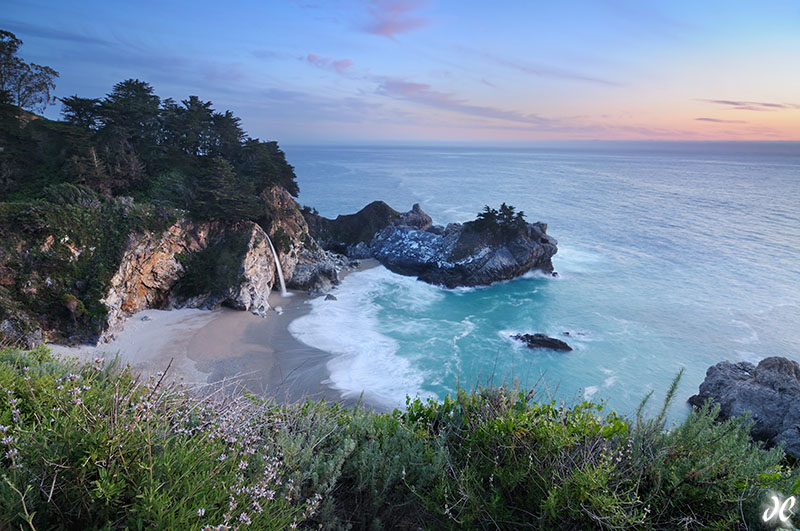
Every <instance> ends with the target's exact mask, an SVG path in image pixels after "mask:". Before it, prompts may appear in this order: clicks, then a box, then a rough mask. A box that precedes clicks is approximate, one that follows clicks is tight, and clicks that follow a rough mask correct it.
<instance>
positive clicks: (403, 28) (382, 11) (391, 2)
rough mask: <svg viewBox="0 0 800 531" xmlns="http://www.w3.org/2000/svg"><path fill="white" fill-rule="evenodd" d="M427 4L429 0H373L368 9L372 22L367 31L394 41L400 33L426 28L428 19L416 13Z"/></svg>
mask: <svg viewBox="0 0 800 531" xmlns="http://www.w3.org/2000/svg"><path fill="white" fill-rule="evenodd" d="M427 3H428V2H427V0H372V6H371V7H370V8H369V9H368V11H369V14H370V15H371V16H372V20H371V21H370V22H369V23H368V24H367V26H366V28H365V29H366V30H367V32H368V33H372V34H374V35H380V36H382V37H388V38H390V39H394V38H395V36H396V35H398V34H400V33H408V32H410V31H414V30H417V29H420V28H422V27H425V26H427V25H428V22H429V21H428V19H426V18H424V17H420V16H417V15H414V12H415V11H417V10H418V9H420V8H422V7H424V6H425V5H426V4H427Z"/></svg>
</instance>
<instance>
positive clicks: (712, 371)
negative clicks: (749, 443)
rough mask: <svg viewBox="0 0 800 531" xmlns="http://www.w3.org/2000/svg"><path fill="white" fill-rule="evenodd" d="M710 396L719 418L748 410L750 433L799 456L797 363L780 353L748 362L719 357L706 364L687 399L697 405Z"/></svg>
mask: <svg viewBox="0 0 800 531" xmlns="http://www.w3.org/2000/svg"><path fill="white" fill-rule="evenodd" d="M709 399H713V401H714V402H715V403H716V404H719V406H720V412H719V417H720V419H722V420H725V419H729V418H732V417H737V416H739V415H743V414H745V413H749V414H750V418H751V419H752V420H753V422H754V425H753V429H752V431H751V435H752V436H753V438H754V439H755V440H758V441H764V442H766V443H767V445H768V446H775V445H777V444H779V443H784V444H785V445H786V446H785V448H784V449H785V450H786V452H787V453H789V454H791V455H793V456H794V457H798V458H800V407H798V404H800V365H798V363H797V362H795V361H792V360H788V359H786V358H781V357H771V358H766V359H763V360H761V361H760V362H759V364H758V365H757V366H755V365H753V364H752V363H747V362H739V363H731V362H729V361H723V362H721V363H718V364H716V365H714V366H713V367H710V368H709V369H708V371H707V372H706V379H705V380H704V381H703V383H702V384H700V391H699V392H698V394H696V395H694V396H692V397H691V398H689V403H690V404H692V405H693V406H695V407H700V406H701V405H703V404H704V403H705V402H706V401H707V400H709Z"/></svg>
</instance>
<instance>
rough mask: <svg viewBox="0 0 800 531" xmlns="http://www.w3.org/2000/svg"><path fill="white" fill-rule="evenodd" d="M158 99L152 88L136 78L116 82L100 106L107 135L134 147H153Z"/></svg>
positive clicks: (156, 124) (157, 124) (157, 123)
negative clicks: (119, 137)
mask: <svg viewBox="0 0 800 531" xmlns="http://www.w3.org/2000/svg"><path fill="white" fill-rule="evenodd" d="M160 103H161V100H160V98H159V97H158V96H156V95H155V94H154V93H153V87H151V86H150V85H149V84H148V83H145V82H144V81H139V80H138V79H128V80H125V81H122V82H120V83H117V84H116V85H114V88H113V89H112V90H111V93H110V94H108V96H106V98H105V99H104V100H103V101H102V102H101V103H100V113H101V117H102V121H103V126H104V129H105V131H106V132H107V133H110V134H112V135H117V136H121V137H124V138H125V139H127V140H128V141H129V142H130V143H131V144H132V145H133V146H134V147H137V148H138V147H141V146H145V145H148V146H149V145H154V144H155V141H156V138H157V135H158V131H159V120H158V113H159V105H160Z"/></svg>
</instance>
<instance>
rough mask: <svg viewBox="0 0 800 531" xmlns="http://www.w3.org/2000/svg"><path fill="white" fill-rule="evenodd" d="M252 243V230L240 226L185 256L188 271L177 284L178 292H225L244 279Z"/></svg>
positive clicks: (176, 289)
mask: <svg viewBox="0 0 800 531" xmlns="http://www.w3.org/2000/svg"><path fill="white" fill-rule="evenodd" d="M249 243H250V232H249V231H247V230H241V231H238V232H235V233H233V234H232V235H228V236H226V237H225V238H222V239H219V240H217V241H215V242H214V243H213V244H211V245H209V246H208V247H206V248H205V249H203V250H201V251H198V252H196V253H193V254H191V255H190V256H189V257H185V258H184V257H182V260H181V263H182V264H183V266H184V268H185V269H186V274H184V276H183V277H182V278H181V279H180V280H179V281H178V283H177V285H176V286H175V293H177V294H178V295H180V296H181V297H187V298H188V297H193V296H195V295H200V294H203V293H208V294H211V295H212V296H224V295H225V294H226V293H228V291H229V290H230V289H231V288H233V287H234V286H237V285H239V284H240V283H241V281H242V271H241V267H242V257H243V256H244V254H245V253H246V252H247V248H248V245H249Z"/></svg>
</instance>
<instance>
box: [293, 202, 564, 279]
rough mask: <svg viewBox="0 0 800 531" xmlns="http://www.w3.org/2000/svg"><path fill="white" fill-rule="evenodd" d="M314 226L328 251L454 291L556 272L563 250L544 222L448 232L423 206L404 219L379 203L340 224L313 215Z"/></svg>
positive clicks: (457, 226) (458, 227)
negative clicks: (368, 260) (556, 260)
mask: <svg viewBox="0 0 800 531" xmlns="http://www.w3.org/2000/svg"><path fill="white" fill-rule="evenodd" d="M308 217H309V216H307V218H308ZM309 226H310V227H311V230H312V234H313V235H314V237H315V238H317V241H319V242H320V244H321V245H322V246H323V247H326V246H327V247H326V248H332V249H334V250H336V251H338V252H345V253H346V254H347V256H349V257H351V258H375V259H377V260H378V261H379V262H380V263H381V264H383V265H384V266H385V267H386V268H388V269H390V270H391V271H394V272H395V273H399V274H402V275H412V276H416V277H418V278H419V279H420V280H423V281H425V282H428V283H430V284H437V285H442V286H445V287H448V288H455V287H458V286H484V285H488V284H491V283H493V282H498V281H502V280H510V279H512V278H516V277H518V276H520V275H523V274H525V273H527V272H528V271H531V270H540V271H543V272H545V273H552V271H553V264H552V261H551V258H552V257H553V255H554V254H556V252H557V250H558V248H557V242H556V240H555V239H554V238H552V237H551V236H549V235H548V234H547V225H546V224H544V223H541V222H537V223H526V222H524V221H516V222H514V223H512V224H510V225H507V226H501V225H497V224H495V225H492V224H489V225H486V224H483V225H482V224H480V223H478V222H469V223H463V224H461V223H451V224H449V225H447V227H444V228H442V227H441V226H438V225H437V226H435V225H433V224H432V222H431V218H430V216H429V215H427V214H426V213H425V212H423V211H422V209H421V208H420V206H419V205H418V204H416V205H414V206H413V207H412V209H411V211H409V212H407V213H404V214H401V213H399V212H397V211H396V210H394V209H392V208H390V207H389V206H388V205H386V203H383V202H380V201H377V202H374V203H370V204H369V205H367V206H366V207H364V208H363V209H362V210H360V211H359V212H358V213H356V214H352V215H349V216H339V217H337V218H336V219H335V220H330V219H326V218H322V217H321V216H317V215H312V216H311V217H310V219H309Z"/></svg>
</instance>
